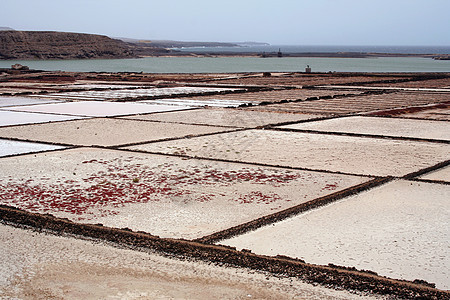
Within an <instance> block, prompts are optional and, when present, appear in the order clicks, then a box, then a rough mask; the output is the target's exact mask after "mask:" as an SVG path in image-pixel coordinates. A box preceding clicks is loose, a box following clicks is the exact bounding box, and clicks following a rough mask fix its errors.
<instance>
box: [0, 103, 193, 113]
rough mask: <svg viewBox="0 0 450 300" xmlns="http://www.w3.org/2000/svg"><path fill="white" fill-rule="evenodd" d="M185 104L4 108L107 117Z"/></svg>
mask: <svg viewBox="0 0 450 300" xmlns="http://www.w3.org/2000/svg"><path fill="white" fill-rule="evenodd" d="M189 108H190V107H186V106H173V105H154V104H144V103H135V102H131V103H123V102H101V101H84V102H64V103H52V104H37V105H30V106H12V107H7V108H4V109H7V110H13V111H25V112H40V113H50V114H63V115H72V116H85V117H108V116H123V115H133V114H145V113H155V112H162V111H174V110H182V109H189Z"/></svg>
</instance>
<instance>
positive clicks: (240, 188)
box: [0, 148, 370, 239]
mask: <svg viewBox="0 0 450 300" xmlns="http://www.w3.org/2000/svg"><path fill="white" fill-rule="evenodd" d="M0 169H1V170H2V173H1V174H0V189H1V190H3V191H4V193H3V194H2V195H0V204H4V205H11V206H14V207H18V208H22V209H25V210H28V211H32V212H39V213H51V214H54V215H55V216H59V217H67V218H69V219H71V220H74V221H80V222H87V223H102V224H105V225H107V226H111V227H116V228H123V227H128V228H131V229H133V230H142V231H146V232H149V233H151V234H154V235H159V236H161V237H176V238H189V239H190V238H200V237H202V236H205V235H209V234H212V233H214V232H217V231H221V230H224V229H227V228H229V227H232V226H236V225H239V224H241V223H245V222H249V221H251V220H253V219H256V218H259V217H262V216H265V215H268V214H272V213H274V212H277V211H280V210H283V209H286V208H289V207H292V206H295V205H298V204H300V203H304V202H306V201H309V200H313V199H315V198H317V197H320V196H324V195H328V194H331V193H333V192H336V191H339V190H342V189H345V188H348V187H351V186H353V185H356V184H359V183H362V182H366V181H368V180H370V178H365V177H357V176H346V175H336V174H327V173H318V172H306V171H292V170H285V169H280V168H265V167H256V166H255V167H253V166H247V165H242V164H232V163H223V162H210V161H202V160H193V159H191V160H184V159H181V158H176V157H165V156H161V155H151V154H140V153H130V152H125V151H116V150H102V149H93V148H79V149H71V150H67V151H63V152H58V153H43V154H41V155H36V156H35V155H33V156H21V157H18V158H15V157H10V158H7V159H2V160H1V161H0Z"/></svg>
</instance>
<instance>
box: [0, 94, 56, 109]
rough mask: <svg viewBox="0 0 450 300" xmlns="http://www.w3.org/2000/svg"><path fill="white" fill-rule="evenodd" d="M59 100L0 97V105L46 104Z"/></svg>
mask: <svg viewBox="0 0 450 300" xmlns="http://www.w3.org/2000/svg"><path fill="white" fill-rule="evenodd" d="M61 102H62V101H61V100H51V99H39V98H27V97H5V96H1V97H0V107H7V106H18V105H32V104H48V103H61Z"/></svg>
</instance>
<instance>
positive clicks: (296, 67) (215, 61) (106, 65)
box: [0, 57, 450, 73]
mask: <svg viewBox="0 0 450 300" xmlns="http://www.w3.org/2000/svg"><path fill="white" fill-rule="evenodd" d="M16 63H19V64H22V65H26V66H28V67H30V68H31V69H36V70H46V71H57V70H60V71H69V72H144V73H232V72H303V71H305V67H306V66H307V65H309V66H310V67H311V68H312V72H330V71H331V72H333V71H336V72H450V61H449V60H433V59H431V58H422V57H378V58H323V57H282V58H278V57H271V58H259V57H145V58H138V59H77V60H7V61H0V68H10V67H11V65H13V64H16Z"/></svg>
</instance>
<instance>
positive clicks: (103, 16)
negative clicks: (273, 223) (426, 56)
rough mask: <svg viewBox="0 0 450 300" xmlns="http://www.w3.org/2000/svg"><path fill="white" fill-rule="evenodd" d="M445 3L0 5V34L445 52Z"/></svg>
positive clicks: (255, 0)
mask: <svg viewBox="0 0 450 300" xmlns="http://www.w3.org/2000/svg"><path fill="white" fill-rule="evenodd" d="M449 16H450V0H308V1H306V0H220V1H214V0H157V1H155V0H126V1H121V0H0V26H7V27H12V28H14V29H17V30H54V31H69V32H85V33H98V34H104V35H108V36H112V37H130V38H138V39H171V40H183V41H224V42H239V41H259V42H268V43H271V44H274V45H277V44H283V45H287V44H290V45H443V46H449V45H450V17H449Z"/></svg>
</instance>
